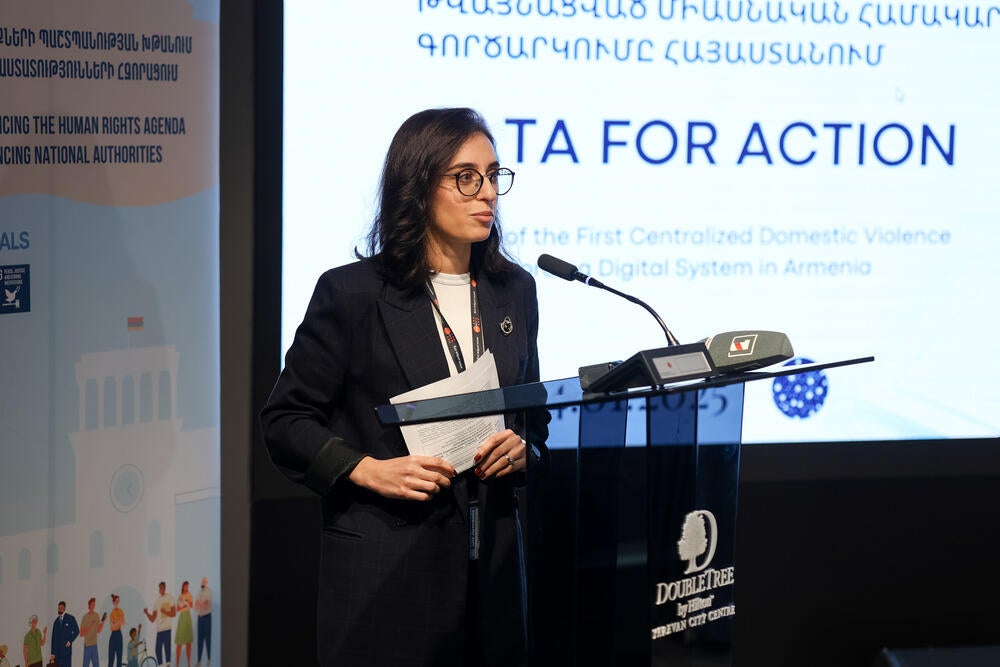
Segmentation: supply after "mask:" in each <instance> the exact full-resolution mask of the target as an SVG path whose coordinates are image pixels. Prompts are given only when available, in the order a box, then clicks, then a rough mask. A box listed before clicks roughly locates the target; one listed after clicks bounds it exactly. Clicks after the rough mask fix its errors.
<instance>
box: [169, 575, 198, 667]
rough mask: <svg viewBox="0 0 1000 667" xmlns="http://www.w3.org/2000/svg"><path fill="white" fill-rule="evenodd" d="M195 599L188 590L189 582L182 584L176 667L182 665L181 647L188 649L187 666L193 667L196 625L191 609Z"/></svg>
mask: <svg viewBox="0 0 1000 667" xmlns="http://www.w3.org/2000/svg"><path fill="white" fill-rule="evenodd" d="M193 606H194V598H193V597H191V592H190V591H189V590H188V582H186V581H185V582H184V583H183V584H181V592H180V593H179V594H178V595H177V633H176V634H175V635H174V643H175V644H177V660H176V662H175V663H174V664H175V665H176V667H180V665H181V647H187V664H188V667H191V643H192V642H193V641H194V625H193V624H192V623H191V608H192V607H193Z"/></svg>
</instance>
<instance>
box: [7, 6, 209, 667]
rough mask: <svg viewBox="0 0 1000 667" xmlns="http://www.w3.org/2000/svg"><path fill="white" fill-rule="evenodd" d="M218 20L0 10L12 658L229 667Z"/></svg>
mask: <svg viewBox="0 0 1000 667" xmlns="http://www.w3.org/2000/svg"><path fill="white" fill-rule="evenodd" d="M218 14H219V9H218V3H217V2H214V1H212V0H194V1H193V2H190V1H185V0H160V1H159V2H151V3H138V4H137V3H134V2H128V1H126V0H81V1H80V2H74V3H60V2H51V1H41V2H39V1H33V0H7V1H5V2H4V5H3V15H2V19H0V90H2V91H3V93H2V100H3V104H2V106H0V283H2V285H0V287H2V290H3V291H2V292H0V342H2V344H3V353H2V355H0V377H2V379H3V382H0V423H2V424H3V429H2V430H0V470H3V471H4V475H3V480H2V482H0V646H2V645H6V647H7V651H6V653H7V660H8V661H9V662H10V664H12V665H32V664H35V663H41V664H50V661H51V660H52V659H53V658H54V659H55V661H56V662H57V664H58V665H60V667H74V666H79V665H82V664H84V661H87V662H88V663H91V661H93V660H97V661H98V662H97V664H100V665H105V664H123V663H126V662H129V659H130V658H131V657H136V658H139V659H141V657H142V655H143V654H147V655H155V654H159V655H160V657H161V658H162V659H163V662H170V663H171V664H173V665H179V664H192V665H193V664H195V663H196V662H200V663H201V664H202V665H205V664H207V662H208V661H209V660H211V661H214V662H215V664H221V663H220V659H221V656H220V655H219V647H218V639H217V638H218V637H219V617H220V613H219V610H220V590H219V575H220V565H219V550H220V537H219V528H220V526H219V522H220V520H219V498H220V493H219V318H218V303H219V294H218V206H219V204H218V199H219V194H218V125H219V120H218V105H219V100H218V82H219V71H218V51H219V17H218ZM130 664H131V663H130Z"/></svg>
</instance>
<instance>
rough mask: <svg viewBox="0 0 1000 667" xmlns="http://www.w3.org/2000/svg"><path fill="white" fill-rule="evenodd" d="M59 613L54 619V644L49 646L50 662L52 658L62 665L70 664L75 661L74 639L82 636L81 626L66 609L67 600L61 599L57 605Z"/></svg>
mask: <svg viewBox="0 0 1000 667" xmlns="http://www.w3.org/2000/svg"><path fill="white" fill-rule="evenodd" d="M56 610H57V615H56V618H55V620H54V621H52V645H51V646H50V647H49V651H50V655H49V658H50V660H49V662H52V660H51V659H52V658H55V661H56V662H57V663H59V664H60V665H69V664H71V663H72V661H73V641H74V640H75V639H76V638H77V637H79V636H80V626H79V625H78V624H77V622H76V617H74V616H73V614H70V613H69V612H68V611H66V602H65V601H62V600H61V601H60V602H59V604H58V605H57V606H56Z"/></svg>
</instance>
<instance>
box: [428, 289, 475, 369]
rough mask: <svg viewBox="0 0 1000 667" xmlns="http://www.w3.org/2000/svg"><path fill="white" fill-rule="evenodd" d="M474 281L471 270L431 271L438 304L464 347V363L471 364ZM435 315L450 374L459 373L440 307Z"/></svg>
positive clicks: (460, 345)
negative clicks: (455, 271) (472, 290)
mask: <svg viewBox="0 0 1000 667" xmlns="http://www.w3.org/2000/svg"><path fill="white" fill-rule="evenodd" d="M471 283H472V276H471V275H470V274H468V273H462V274H460V275H455V274H453V273H434V274H431V284H432V285H433V286H434V293H435V294H437V298H438V307H439V308H440V309H441V312H442V313H444V317H445V319H446V320H448V326H450V327H451V329H452V331H454V332H455V338H457V339H458V345H459V347H461V348H462V359H464V360H465V367H466V368H468V367H469V366H471V365H472V361H473V359H472V296H471V295H470V294H469V292H470V289H469V285H470V284H471ZM434 319H435V320H436V321H437V328H438V338H439V339H440V341H441V347H442V348H443V349H444V357H445V359H447V360H448V371H449V373H450V374H451V375H457V374H458V370H457V369H456V368H455V360H454V359H452V358H451V350H449V349H448V342H447V341H446V340H445V339H444V329H443V328H442V326H441V318H440V316H438V314H437V311H436V310H435V311H434Z"/></svg>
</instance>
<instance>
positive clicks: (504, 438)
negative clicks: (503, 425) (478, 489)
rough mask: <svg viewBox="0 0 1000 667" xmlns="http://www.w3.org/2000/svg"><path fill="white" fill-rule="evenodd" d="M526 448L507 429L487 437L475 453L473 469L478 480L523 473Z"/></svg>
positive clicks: (514, 434) (519, 438) (522, 441)
mask: <svg viewBox="0 0 1000 667" xmlns="http://www.w3.org/2000/svg"><path fill="white" fill-rule="evenodd" d="M527 453H528V448H527V446H526V445H525V444H524V440H522V439H521V436H519V435H518V434H517V433H514V432H513V431H511V430H510V429H509V428H508V429H505V430H503V431H500V432H499V433H494V434H493V435H491V436H490V437H488V438H487V439H486V440H485V441H484V442H483V444H481V445H480V446H479V449H478V450H477V451H476V456H475V458H474V459H473V460H474V461H475V463H476V467H475V468H474V469H473V473H475V475H476V477H478V478H479V479H489V478H490V477H504V476H505V475H510V474H512V473H515V472H524V469H525V467H526V464H527V460H526V459H525V455H526V454H527Z"/></svg>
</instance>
